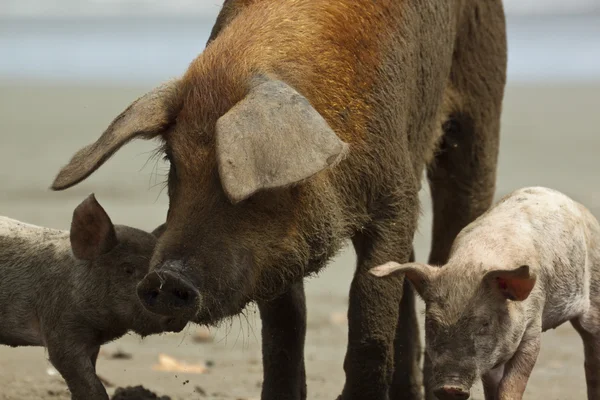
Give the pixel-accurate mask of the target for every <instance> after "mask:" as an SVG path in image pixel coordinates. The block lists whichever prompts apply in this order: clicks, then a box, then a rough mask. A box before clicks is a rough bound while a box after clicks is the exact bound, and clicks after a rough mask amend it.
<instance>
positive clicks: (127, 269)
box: [123, 263, 135, 275]
mask: <svg viewBox="0 0 600 400" xmlns="http://www.w3.org/2000/svg"><path fill="white" fill-rule="evenodd" d="M123 268H124V269H125V273H126V274H128V275H131V274H133V273H134V272H135V268H134V267H133V265H131V264H129V263H126V264H124V265H123Z"/></svg>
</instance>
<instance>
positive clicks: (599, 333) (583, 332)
mask: <svg viewBox="0 0 600 400" xmlns="http://www.w3.org/2000/svg"><path fill="white" fill-rule="evenodd" d="M599 300H600V299H599ZM571 324H573V327H575V329H576V330H577V332H578V333H579V335H580V336H581V339H582V340H583V349H584V355H585V364H584V366H585V380H586V383H587V392H588V399H589V400H600V304H598V303H596V304H595V303H594V302H592V304H591V306H590V308H589V310H588V311H587V312H586V313H585V314H583V315H582V316H580V317H577V318H575V319H573V320H571Z"/></svg>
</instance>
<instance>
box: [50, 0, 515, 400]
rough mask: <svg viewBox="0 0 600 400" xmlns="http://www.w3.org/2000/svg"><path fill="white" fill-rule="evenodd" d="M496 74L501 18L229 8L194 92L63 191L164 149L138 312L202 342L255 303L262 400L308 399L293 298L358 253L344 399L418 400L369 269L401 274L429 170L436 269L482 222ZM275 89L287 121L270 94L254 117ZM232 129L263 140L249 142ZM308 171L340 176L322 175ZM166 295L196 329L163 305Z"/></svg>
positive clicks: (377, 7)
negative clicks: (143, 149)
mask: <svg viewBox="0 0 600 400" xmlns="http://www.w3.org/2000/svg"><path fill="white" fill-rule="evenodd" d="M505 70H506V37H505V21H504V14H503V9H502V4H501V2H500V0H491V1H483V0H462V1H454V2H445V1H432V0H424V1H420V2H409V1H402V0H396V1H392V0H383V1H376V2H375V1H371V0H340V1H328V0H296V1H291V0H289V1H281V0H279V1H274V0H229V1H226V2H225V4H224V6H223V10H222V11H221V13H220V15H219V17H218V18H217V22H216V24H215V27H214V29H213V32H212V34H211V38H210V41H209V44H208V45H207V47H206V49H205V51H204V52H203V53H202V54H201V55H200V56H198V58H197V59H196V60H194V61H193V62H192V63H191V65H190V66H189V68H188V70H187V72H186V73H185V74H184V75H183V77H182V78H180V79H177V80H174V81H172V82H169V83H167V84H165V85H163V86H161V87H160V88H157V89H156V90H154V91H152V92H150V93H148V94H147V95H145V96H143V97H142V98H140V99H138V101H137V102H135V103H133V104H132V105H131V106H130V108H128V109H127V110H125V111H124V112H123V113H122V114H121V115H120V116H119V117H117V119H115V121H113V123H112V124H111V126H110V127H109V128H108V130H107V131H106V132H105V133H104V134H103V135H102V137H101V138H100V139H99V140H98V141H97V142H96V143H94V144H93V145H91V146H88V147H86V148H84V149H82V150H81V151H80V152H79V153H77V154H76V155H75V156H74V157H73V159H72V160H71V162H70V163H69V164H68V165H67V166H66V167H65V168H64V169H63V170H62V171H61V173H60V174H59V176H58V177H57V179H56V180H55V182H54V184H53V188H54V189H56V190H62V189H65V188H67V187H70V186H72V185H74V184H76V183H78V182H80V181H81V180H83V179H85V178H86V177H87V176H89V175H90V174H91V173H92V172H93V171H94V170H95V169H96V168H98V167H99V166H100V165H102V163H104V162H105V161H106V160H107V159H108V158H109V157H110V156H111V155H112V154H113V153H114V152H115V151H116V150H118V148H119V147H120V146H122V145H123V144H125V143H126V142H128V141H129V140H131V139H133V138H135V137H143V138H153V137H159V138H160V139H161V141H162V143H163V146H164V151H165V154H166V156H167V158H168V159H169V161H170V162H171V170H170V173H169V197H170V207H169V213H168V217H167V229H166V230H165V231H164V233H163V235H162V236H161V238H160V240H159V243H158V246H157V249H156V251H155V254H154V257H153V261H152V270H153V273H151V274H150V275H149V276H148V278H147V279H146V280H145V282H144V284H143V285H142V287H141V289H140V293H141V297H142V298H144V299H145V301H146V303H147V304H148V306H149V307H155V306H156V307H159V308H154V310H155V311H157V312H159V311H160V312H162V313H169V312H172V313H176V314H178V315H183V313H184V312H185V313H188V312H190V310H191V311H192V315H190V317H191V318H192V319H193V320H195V321H197V322H200V323H210V322H214V321H217V320H219V319H221V318H224V317H227V316H229V315H232V314H235V313H238V312H240V310H242V309H243V307H244V306H245V305H246V304H247V303H248V302H251V301H256V302H258V305H259V309H260V313H261V318H262V322H263V355H264V359H263V362H264V383H263V394H262V399H263V400H270V399H277V400H282V399H294V400H299V399H305V398H306V384H305V372H304V356H303V354H304V353H303V347H304V337H305V330H306V310H305V300H304V289H303V283H302V279H303V278H304V277H305V276H307V275H310V274H313V273H316V272H318V271H319V270H320V269H321V268H323V267H324V266H325V264H326V263H327V261H328V260H330V259H331V258H332V256H333V255H334V254H335V253H336V252H337V251H338V250H339V249H340V248H341V247H342V245H343V244H344V242H345V241H346V240H347V239H351V240H352V242H353V244H354V247H355V249H356V252H357V256H358V265H357V270H356V275H355V278H354V280H353V282H352V286H351V289H350V306H349V311H348V316H349V336H348V352H347V356H346V360H345V362H344V369H345V371H346V384H345V387H344V390H343V395H342V397H343V398H344V399H346V400H357V399H368V400H384V399H388V398H392V399H400V398H403V399H404V398H406V399H415V398H420V396H421V395H420V391H421V388H420V377H419V376H420V371H419V367H418V361H419V343H418V336H417V334H418V331H417V328H416V318H415V310H414V304H413V302H414V295H413V294H412V292H411V289H410V286H408V285H406V286H405V288H406V290H405V292H404V293H402V292H398V291H397V290H396V283H395V282H389V281H384V280H377V279H375V278H374V277H372V276H371V275H370V274H368V270H369V269H370V268H372V267H374V266H375V265H378V264H380V263H383V262H385V261H387V260H389V259H396V260H401V261H408V259H409V257H410V254H411V248H412V240H413V234H414V231H415V228H416V224H417V218H418V214H419V204H418V191H419V189H420V183H421V177H422V175H423V172H424V171H425V170H426V169H427V171H428V178H429V181H430V185H431V191H432V194H433V203H434V215H435V216H434V227H433V229H434V243H433V247H432V253H431V257H430V260H431V261H432V262H436V263H441V262H444V261H445V260H446V257H447V255H448V252H449V249H450V246H451V243H452V241H453V239H454V237H455V235H456V234H457V233H458V232H459V231H460V230H461V229H462V228H463V227H464V226H465V225H467V224H468V223H469V222H471V221H472V220H473V219H475V218H476V217H477V216H479V215H480V214H481V213H482V212H484V211H485V210H486V209H487V208H488V207H489V205H490V203H491V201H492V197H493V193H494V183H495V172H496V162H497V152H498V133H499V121H500V111H501V102H502V97H503V91H504V84H505ZM264 83H267V85H266V86H262V85H263V84H264ZM270 83H272V84H273V85H271V86H270ZM277 85H279V86H277ZM267 86H268V87H269V88H270V89H269V90H272V92H270V93H279V92H277V90H280V89H281V93H287V94H289V93H296V94H297V96H296V95H290V96H291V97H289V99H288V100H282V102H281V103H280V104H279V106H280V107H279V108H278V107H277V106H274V105H273V106H271V105H270V104H267V103H269V101H274V100H273V99H274V98H275V97H276V96H275V95H273V96H267V95H265V94H264V92H263V94H262V96H263V97H262V98H263V99H264V101H263V102H259V101H256V100H255V99H256V98H261V97H260V96H261V94H260V89H261V88H265V87H267ZM267 92H268V91H267ZM292 99H296V100H292ZM294 101H298V102H296V103H294ZM307 104H309V106H307ZM278 109H279V110H280V111H277V110H278ZM281 110H285V111H281ZM289 110H301V111H297V112H295V111H289ZM254 112H256V113H255V114H256V115H262V117H261V118H263V119H257V118H258V117H249V116H251V115H255V114H253V113H254ZM278 112H279V114H278ZM284 112H285V113H287V114H281V113H284ZM319 116H320V117H322V118H324V120H325V121H326V123H327V126H328V127H329V128H325V127H323V126H322V124H321V125H319V124H320V122H319V121H318V119H319V118H320V117H319ZM244 118H248V119H246V120H244ZM269 118H271V119H272V120H273V121H275V120H277V121H278V122H277V123H273V124H271V125H269V124H268V122H265V121H268V120H269ZM302 118H306V124H305V123H298V121H301V119H302ZM225 120H227V121H228V123H222V122H223V121H225ZM232 121H233V122H232ZM236 121H237V122H240V121H242V122H244V121H245V122H244V123H248V125H249V126H252V127H256V126H258V127H262V129H253V130H252V131H251V132H248V134H247V135H244V134H243V125H244V123H241V124H240V123H238V124H236ZM288 121H294V123H291V122H288ZM261 124H262V125H261ZM313 125H314V126H320V127H321V129H322V131H318V132H317V133H318V134H317V135H316V136H315V130H311V129H308V128H305V127H306V126H313ZM236 129H238V131H236ZM327 129H331V130H332V132H334V133H335V134H334V135H335V136H336V137H337V138H335V139H334V138H332V137H331V135H330V134H331V132H328V130H327ZM232 135H233V136H234V137H236V138H237V139H239V140H229V141H226V143H228V144H227V146H226V147H221V144H222V143H224V139H223V138H227V137H229V138H230V137H231V136H232ZM278 135H279V136H278ZM286 135H287V136H286ZM286 137H289V138H290V143H292V142H293V143H294V147H292V145H291V144H288V143H287V141H286V140H285V139H286ZM302 138H305V140H302ZM317 139H318V140H324V141H326V142H327V144H328V145H329V146H330V147H329V148H330V149H331V151H330V152H329V153H327V151H325V150H324V149H323V148H322V147H320V146H319V145H317V142H316V140H317ZM336 140H337V141H338V142H339V143H338V144H337V145H336V144H335V143H333V142H335V141H336ZM336 149H337V150H336ZM231 154H236V155H237V156H236V157H233V158H232V157H229V155H231ZM286 160H294V163H295V164H293V165H289V164H286ZM316 164H319V165H329V166H328V167H322V168H321V167H319V168H320V170H319V171H317V173H313V172H315V170H316V169H319V168H316ZM293 167H295V168H293ZM281 171H284V172H281ZM252 174H254V175H252ZM286 174H289V176H288V175H286ZM292 175H293V176H292ZM244 178H248V179H244ZM274 182H277V184H275V183H274ZM457 210H460V212H457ZM167 278H168V280H169V282H170V285H171V286H169V289H168V292H167V290H165V288H162V289H161V290H158V289H157V287H158V286H159V281H161V280H164V279H167ZM161 287H162V286H161ZM173 296H175V297H179V299H180V300H182V301H183V302H184V303H185V302H187V303H191V304H187V305H184V306H182V307H187V308H188V310H184V309H183V308H169V307H168V306H166V304H168V303H169V302H168V301H166V300H163V299H167V298H169V299H174V297H173ZM401 300H402V302H401ZM401 310H402V312H400V311H401ZM186 315H187V314H186ZM396 327H398V329H396Z"/></svg>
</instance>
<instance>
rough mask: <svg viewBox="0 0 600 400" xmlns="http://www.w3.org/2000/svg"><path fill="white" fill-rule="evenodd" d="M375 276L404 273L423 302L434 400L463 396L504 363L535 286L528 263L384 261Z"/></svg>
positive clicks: (520, 331)
mask: <svg viewBox="0 0 600 400" xmlns="http://www.w3.org/2000/svg"><path fill="white" fill-rule="evenodd" d="M371 272H372V273H373V274H374V275H376V276H386V275H389V274H392V273H404V274H405V277H406V279H409V280H410V282H411V283H412V285H413V286H414V287H415V289H416V290H417V292H418V293H419V295H420V296H421V297H422V298H423V300H424V301H425V306H426V310H425V339H426V352H427V354H428V355H429V357H430V360H431V365H432V372H433V374H432V375H433V376H432V379H433V388H434V393H435V394H436V396H437V397H438V398H440V399H468V398H469V397H470V389H471V387H472V386H473V384H474V383H475V380H476V379H478V378H480V377H481V376H482V375H483V374H485V373H487V372H489V371H491V370H492V369H494V368H495V367H497V366H500V365H502V364H504V363H505V362H507V361H508V360H509V359H510V358H511V357H512V355H513V354H514V353H515V351H516V350H517V347H518V346H519V343H520V342H521V339H522V337H523V334H524V332H525V328H526V326H525V321H527V319H526V318H524V317H523V313H524V310H523V303H522V301H523V300H525V299H527V297H528V296H529V293H530V292H531V290H532V289H533V286H534V284H535V277H533V276H531V275H530V273H529V267H527V266H521V267H518V268H515V269H489V270H485V271H484V270H482V269H481V268H477V267H476V266H474V265H473V266H471V267H469V266H466V265H460V266H454V265H450V264H449V265H446V266H444V267H441V268H440V267H432V266H429V265H425V264H419V263H410V264H397V263H393V262H391V263H387V264H384V265H382V266H379V267H376V268H374V269H373V270H372V271H371Z"/></svg>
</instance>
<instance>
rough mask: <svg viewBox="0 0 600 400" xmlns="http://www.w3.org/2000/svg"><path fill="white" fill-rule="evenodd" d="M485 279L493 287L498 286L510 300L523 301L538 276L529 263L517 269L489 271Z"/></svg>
mask: <svg viewBox="0 0 600 400" xmlns="http://www.w3.org/2000/svg"><path fill="white" fill-rule="evenodd" d="M484 280H485V281H486V282H488V283H489V284H490V285H491V286H492V287H496V288H498V290H499V291H500V293H501V294H502V295H503V296H504V297H505V298H506V299H508V300H515V301H523V300H525V299H527V297H529V294H530V293H531V291H532V290H533V287H534V286H535V281H536V277H535V276H534V275H533V274H532V272H531V270H530V268H529V266H528V265H522V266H520V267H518V268H515V269H510V270H506V269H499V270H494V271H490V272H488V273H487V274H486V275H485V277H484Z"/></svg>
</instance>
